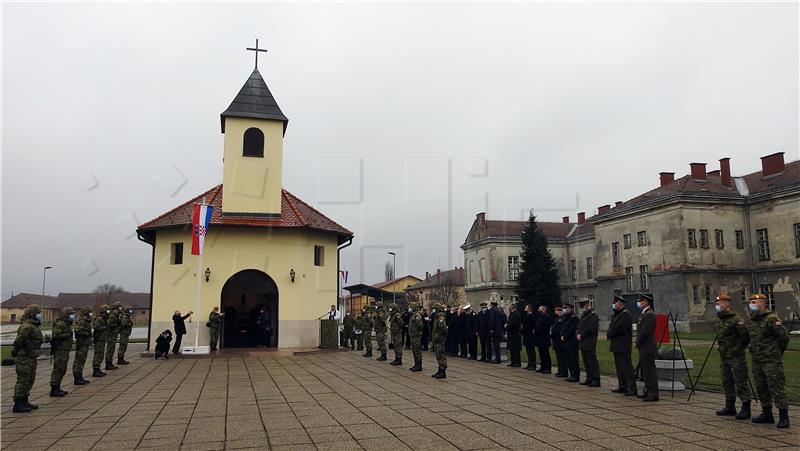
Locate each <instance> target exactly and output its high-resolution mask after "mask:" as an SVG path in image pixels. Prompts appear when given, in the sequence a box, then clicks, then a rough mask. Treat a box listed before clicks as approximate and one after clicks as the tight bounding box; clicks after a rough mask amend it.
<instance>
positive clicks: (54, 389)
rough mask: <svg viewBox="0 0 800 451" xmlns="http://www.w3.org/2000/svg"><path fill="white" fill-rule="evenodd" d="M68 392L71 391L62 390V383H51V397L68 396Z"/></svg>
mask: <svg viewBox="0 0 800 451" xmlns="http://www.w3.org/2000/svg"><path fill="white" fill-rule="evenodd" d="M68 394H69V393H67V392H65V391H63V390H61V385H60V384H56V385H51V386H50V397H51V398H60V397H62V396H66V395H68Z"/></svg>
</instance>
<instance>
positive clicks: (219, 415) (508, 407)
mask: <svg viewBox="0 0 800 451" xmlns="http://www.w3.org/2000/svg"><path fill="white" fill-rule="evenodd" d="M143 346H144V345H134V346H133V347H134V350H135V351H138V352H140V351H141V350H142V349H143ZM134 354H135V353H134ZM390 356H391V352H390ZM409 357H410V356H409ZM424 359H425V362H424V365H425V366H424V368H425V370H424V372H422V373H411V372H409V371H408V369H407V366H409V365H406V367H393V366H390V365H388V363H387V362H376V361H375V360H374V358H373V359H366V358H363V357H361V353H360V352H334V353H320V354H309V355H302V356H294V357H280V356H272V355H269V354H264V356H262V357H231V358H221V357H217V358H172V359H170V360H168V361H164V360H159V361H155V360H153V359H152V358H145V357H140V356H138V355H134V356H133V357H132V358H131V359H130V360H131V362H132V363H131V365H128V366H126V367H123V368H121V369H119V370H116V371H112V372H110V375H109V376H107V377H105V378H102V379H93V380H92V383H91V384H89V385H86V386H83V387H74V386H72V384H71V383H70V384H65V385H64V388H65V389H66V390H68V391H70V394H69V395H68V396H67V397H65V398H50V397H48V390H49V386H48V383H49V374H50V368H51V365H50V364H49V362H47V361H40V367H39V375H38V377H37V381H36V385H35V387H34V390H33V393H32V396H31V401H33V402H34V403H38V404H39V405H40V408H39V409H38V410H37V411H35V412H32V413H29V414H14V413H12V412H11V407H12V396H11V394H12V390H13V384H14V377H15V376H14V368H13V367H3V368H2V448H3V449H26V450H35V449H48V448H49V449H58V450H73V449H74V450H78V449H94V450H98V449H112V450H123V449H134V448H137V449H138V448H142V449H145V448H147V449H162V450H171V449H190V450H213V449H247V448H252V449H266V448H271V449H276V450H289V449H292V450H294V449H309V450H312V449H320V450H349V449H367V450H370V449H380V450H388V449H526V450H557V449H561V450H586V449H611V450H626V449H662V450H666V449H676V450H678V449H680V450H691V449H779V448H793V449H797V446H798V444H800V434H799V433H800V428H798V424H800V416H798V409H796V408H795V409H793V410H791V411H790V414H791V416H792V418H791V421H792V427H791V428H790V429H787V430H778V429H776V428H775V426H774V425H754V424H751V423H750V422H749V421H736V420H733V419H730V418H724V419H721V418H718V417H716V416H715V415H714V410H716V409H718V408H719V407H720V406H721V405H722V396H721V395H719V394H712V393H705V392H701V393H698V395H696V396H695V397H693V398H692V401H691V403H689V404H687V403H686V394H681V395H680V396H676V398H674V400H672V399H670V397H669V394H667V393H662V401H661V402H658V403H642V402H641V401H640V400H638V399H635V398H633V399H632V398H626V397H624V396H620V395H616V394H612V393H610V392H609V389H610V388H614V384H613V383H612V381H611V380H610V379H609V378H604V379H603V384H604V386H603V388H600V389H596V388H595V389H590V388H586V387H583V386H579V385H577V384H568V383H566V382H563V381H562V380H561V379H556V378H555V377H553V376H550V375H541V374H537V373H534V372H532V371H525V370H521V369H511V368H508V367H506V366H505V365H491V364H486V363H481V362H474V361H467V360H464V359H458V358H451V359H449V360H450V367H449V368H448V372H447V379H446V380H434V379H431V377H430V374H431V373H433V372H434V371H435V367H434V365H433V364H432V361H433V356H432V355H431V353H424ZM70 363H71V362H70ZM87 373H88V370H87ZM68 377H69V375H68ZM65 380H66V379H65ZM70 381H71V379H70ZM754 408H755V412H756V413H757V412H758V411H759V408H758V406H757V405H756V406H754Z"/></svg>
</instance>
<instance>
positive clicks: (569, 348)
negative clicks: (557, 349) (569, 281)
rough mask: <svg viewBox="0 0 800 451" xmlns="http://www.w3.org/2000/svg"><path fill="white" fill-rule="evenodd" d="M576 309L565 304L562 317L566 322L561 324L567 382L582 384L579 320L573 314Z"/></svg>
mask: <svg viewBox="0 0 800 451" xmlns="http://www.w3.org/2000/svg"><path fill="white" fill-rule="evenodd" d="M574 308H575V307H574V306H573V305H572V304H564V308H563V310H562V311H561V315H562V316H563V317H564V322H563V323H562V324H561V345H562V346H563V349H564V359H565V360H566V363H567V371H568V372H569V377H568V378H567V379H566V381H567V382H580V380H581V366H580V363H579V362H578V338H577V336H576V333H577V329H578V318H575V315H574V314H573V312H572V309H574Z"/></svg>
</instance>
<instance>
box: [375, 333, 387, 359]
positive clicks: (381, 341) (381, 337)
mask: <svg viewBox="0 0 800 451" xmlns="http://www.w3.org/2000/svg"><path fill="white" fill-rule="evenodd" d="M375 338H376V339H377V340H378V351H380V353H381V355H385V354H386V332H375Z"/></svg>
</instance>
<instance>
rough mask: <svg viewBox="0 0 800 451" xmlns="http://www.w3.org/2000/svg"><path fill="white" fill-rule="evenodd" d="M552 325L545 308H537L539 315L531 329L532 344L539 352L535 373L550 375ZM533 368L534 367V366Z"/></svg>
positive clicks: (543, 306) (542, 306) (541, 306)
mask: <svg viewBox="0 0 800 451" xmlns="http://www.w3.org/2000/svg"><path fill="white" fill-rule="evenodd" d="M552 325H553V318H550V315H549V314H548V313H547V306H545V305H540V306H539V315H538V316H537V318H536V326H534V328H533V343H534V344H535V345H536V348H537V350H538V351H539V369H538V370H536V372H537V373H544V374H550V371H551V369H550V367H551V366H552V363H551V362H550V327H551V326H552ZM534 366H535V365H534Z"/></svg>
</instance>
